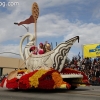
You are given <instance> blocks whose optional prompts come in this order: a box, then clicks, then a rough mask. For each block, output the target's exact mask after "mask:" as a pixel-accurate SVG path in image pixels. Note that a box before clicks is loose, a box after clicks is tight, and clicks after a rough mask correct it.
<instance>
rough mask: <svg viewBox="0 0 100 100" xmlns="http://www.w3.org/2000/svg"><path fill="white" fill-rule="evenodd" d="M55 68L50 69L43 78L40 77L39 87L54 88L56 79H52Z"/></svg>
mask: <svg viewBox="0 0 100 100" xmlns="http://www.w3.org/2000/svg"><path fill="white" fill-rule="evenodd" d="M53 72H55V70H51V71H50V70H49V71H48V72H47V73H45V74H43V75H42V76H41V78H39V85H38V88H40V89H53V87H54V84H55V83H54V80H53V79H52V76H51V75H52V73H53Z"/></svg>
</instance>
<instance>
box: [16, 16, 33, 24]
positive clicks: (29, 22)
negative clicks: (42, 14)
mask: <svg viewBox="0 0 100 100" xmlns="http://www.w3.org/2000/svg"><path fill="white" fill-rule="evenodd" d="M31 23H34V19H33V16H32V15H31V16H30V17H29V18H28V19H26V20H24V21H21V22H20V23H18V25H22V24H31Z"/></svg>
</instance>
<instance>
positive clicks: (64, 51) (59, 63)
mask: <svg viewBox="0 0 100 100" xmlns="http://www.w3.org/2000/svg"><path fill="white" fill-rule="evenodd" d="M76 40H78V42H79V36H76V37H74V38H71V39H69V40H68V41H65V42H64V43H61V44H59V45H58V46H57V47H56V48H55V49H54V53H53V54H51V59H53V68H55V69H56V70H58V71H59V72H60V71H61V70H62V69H63V67H64V63H65V60H66V57H67V55H68V52H69V50H70V49H71V47H72V45H73V44H74V43H75V41H76Z"/></svg>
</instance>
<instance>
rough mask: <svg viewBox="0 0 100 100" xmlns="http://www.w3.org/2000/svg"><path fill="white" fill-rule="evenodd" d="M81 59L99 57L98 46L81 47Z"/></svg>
mask: <svg viewBox="0 0 100 100" xmlns="http://www.w3.org/2000/svg"><path fill="white" fill-rule="evenodd" d="M83 57H84V58H86V57H91V58H95V57H100V44H88V45H83Z"/></svg>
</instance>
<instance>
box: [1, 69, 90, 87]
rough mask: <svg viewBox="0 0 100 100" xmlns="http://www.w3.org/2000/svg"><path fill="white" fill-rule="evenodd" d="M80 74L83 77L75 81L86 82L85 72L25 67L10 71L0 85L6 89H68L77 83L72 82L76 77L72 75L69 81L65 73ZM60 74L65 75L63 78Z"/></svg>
mask: <svg viewBox="0 0 100 100" xmlns="http://www.w3.org/2000/svg"><path fill="white" fill-rule="evenodd" d="M73 74H75V75H76V74H80V75H82V76H83V77H81V78H78V80H77V82H79V81H81V82H84V81H85V82H88V78H87V76H86V75H85V74H83V73H81V72H79V71H75V70H72V69H68V68H67V69H64V70H62V72H61V73H59V72H58V71H57V70H54V69H49V70H45V69H40V70H35V71H33V72H30V71H29V70H27V69H23V70H15V71H12V72H11V73H10V74H9V75H8V76H7V78H4V79H3V80H2V82H1V87H6V88H8V89H31V88H32V89H34V88H36V89H57V88H66V89H70V88H71V87H73V86H78V85H77V84H74V83H73V84H72V83H71V82H73V81H75V80H76V78H75V77H73V79H74V80H73V81H69V79H72V78H67V75H69V76H71V75H73ZM62 75H63V76H64V75H65V77H64V78H63V77H62Z"/></svg>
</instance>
